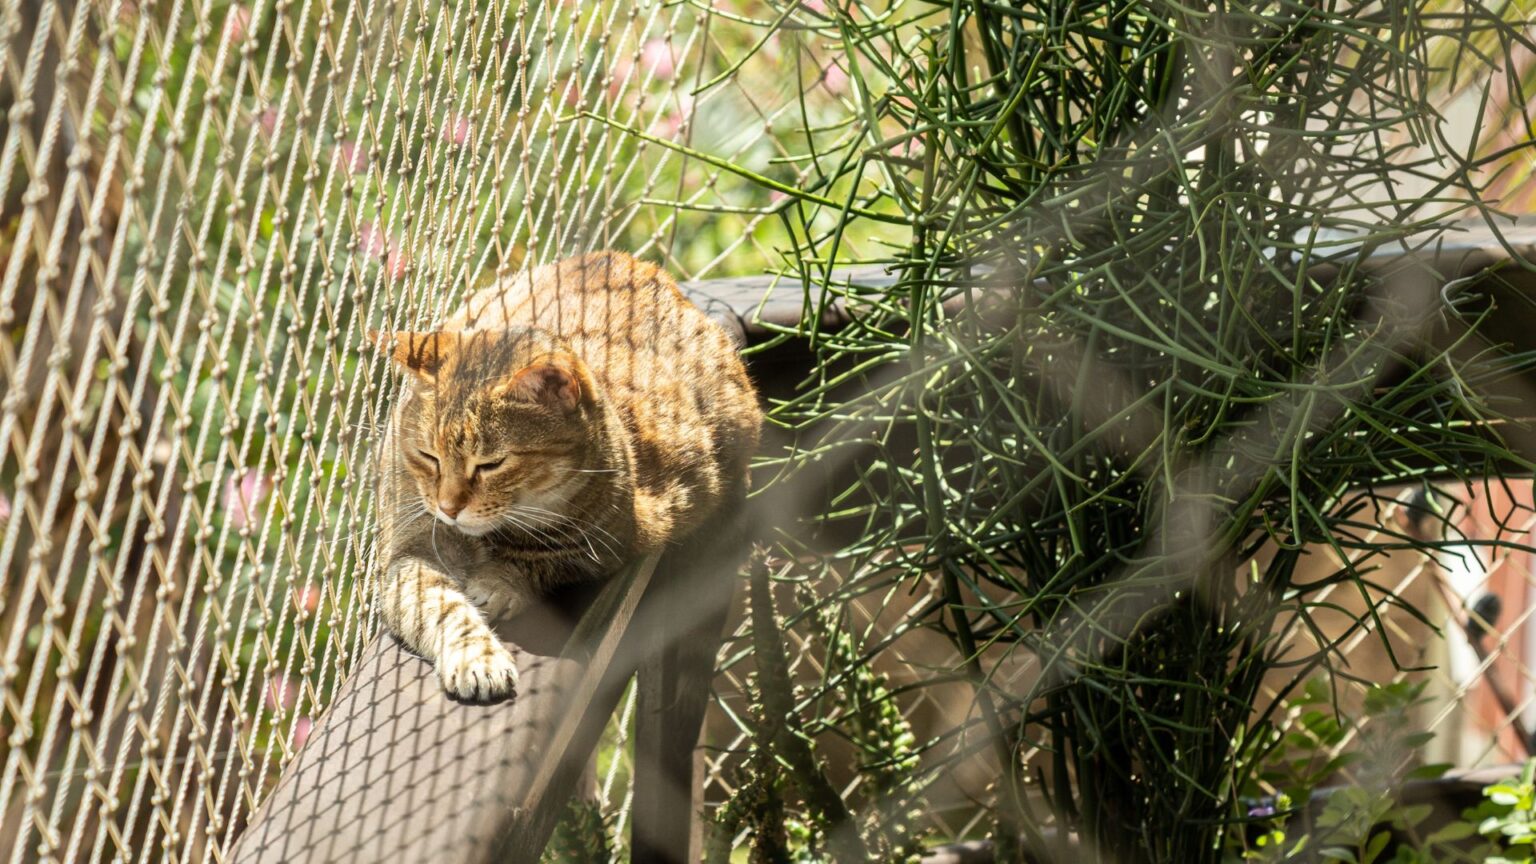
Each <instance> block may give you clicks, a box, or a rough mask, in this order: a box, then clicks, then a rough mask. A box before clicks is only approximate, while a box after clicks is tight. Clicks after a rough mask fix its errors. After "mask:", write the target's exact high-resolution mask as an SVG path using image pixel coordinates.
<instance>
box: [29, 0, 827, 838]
mask: <svg viewBox="0 0 1536 864" xmlns="http://www.w3.org/2000/svg"><path fill="white" fill-rule="evenodd" d="M763 23H765V22H757V23H754V20H753V19H750V18H744V17H743V16H741V15H739V14H734V13H732V14H722V13H720V12H717V11H716V10H713V9H710V8H708V7H704V6H698V5H689V4H664V3H660V2H654V0H652V2H641V3H628V2H623V3H619V2H611V3H573V2H562V0H550V2H545V3H530V2H526V0H491V2H478V0H473V2H472V0H447V2H438V0H427V2H418V0H346V2H338V3H324V2H315V0H250V2H240V3H231V2H228V0H110V2H100V3H96V2H92V3H86V2H78V0H46V2H28V3H22V2H20V0H6V2H4V3H0V108H4V109H5V110H6V112H7V113H6V123H5V125H4V127H3V132H0V274H3V275H0V328H3V329H4V335H5V338H4V339H0V375H3V378H0V380H3V382H4V396H3V399H0V440H3V442H4V443H3V444H0V491H3V495H4V497H3V498H0V517H3V520H4V521H3V523H0V524H3V537H0V578H3V580H4V581H3V584H0V733H3V739H4V743H3V745H0V748H3V749H0V858H3V859H4V860H11V861H21V860H36V859H41V860H69V861H105V860H118V859H121V860H148V859H158V858H164V859H166V860H178V861H217V860H221V859H222V858H223V857H224V856H225V854H227V852H228V850H229V848H230V845H231V843H232V842H233V839H234V838H235V837H236V836H237V835H238V832H239V830H240V828H241V827H242V825H243V823H244V820H245V819H247V818H248V816H249V814H250V813H251V811H252V809H253V808H254V807H255V806H256V805H257V804H258V803H259V802H260V800H261V799H262V797H263V795H264V794H265V792H266V790H268V789H269V788H270V786H271V783H272V781H273V780H274V778H275V777H276V776H277V774H278V772H279V771H280V770H281V768H282V766H283V764H284V763H285V762H286V761H287V760H288V759H289V758H291V757H292V755H293V753H294V752H295V751H296V749H297V748H299V747H301V746H303V743H304V740H305V738H306V736H307V735H308V733H309V730H310V728H311V725H312V722H313V720H314V718H315V717H317V716H318V714H319V713H320V712H321V711H322V710H323V709H324V707H325V705H326V703H327V700H328V699H329V698H330V694H331V693H332V692H333V690H334V688H335V687H336V685H337V683H338V681H340V680H342V679H343V678H344V677H345V675H346V674H347V672H348V670H349V667H350V664H351V663H352V660H353V658H354V657H356V656H357V654H358V652H359V650H360V648H361V646H362V645H363V644H365V642H366V641H367V640H368V639H369V638H370V637H371V636H372V635H373V633H374V631H375V629H376V626H377V625H376V623H375V619H374V617H373V615H372V613H371V609H370V597H369V591H368V588H367V580H366V579H365V578H363V576H364V574H366V573H367V572H368V568H369V565H370V561H371V556H372V548H371V540H372V536H373V521H372V515H371V511H370V508H369V487H370V482H369V477H370V471H371V466H372V456H371V452H372V446H373V443H374V441H375V440H376V437H377V435H376V433H377V431H378V429H379V424H380V423H381V421H382V419H383V417H384V413H383V412H384V406H386V405H387V404H388V402H389V400H390V397H391V392H390V391H391V389H392V387H393V386H394V384H393V383H392V377H391V376H390V375H388V374H387V370H386V369H385V366H384V362H383V360H382V359H381V358H380V357H379V356H378V355H377V354H376V353H375V352H373V351H372V350H366V349H365V348H364V342H365V334H366V332H367V331H368V330H369V329H370V328H380V329H384V328H392V327H403V326H410V325H414V324H421V323H423V322H430V321H432V320H435V319H436V318H438V317H439V316H441V315H442V314H443V313H444V311H445V310H446V309H449V308H451V307H452V306H453V305H454V304H455V303H456V302H457V300H458V298H459V297H460V296H461V295H462V294H463V292H464V291H466V290H467V289H469V288H471V287H473V286H475V285H477V284H479V283H480V282H481V281H482V280H485V279H487V278H490V277H491V276H492V275H494V274H495V273H498V272H501V273H508V272H514V271H516V270H518V269H520V268H523V267H526V266H531V265H532V264H536V263H540V262H545V261H549V260H552V259H555V258H557V257H560V256H561V255H564V254H569V253H573V252H577V251H580V250H583V249H589V248H601V247H617V248H624V249H627V250H628V251H631V252H633V253H635V254H637V255H641V256H645V257H650V258H652V259H653V260H660V261H662V262H664V263H665V264H666V265H667V266H668V267H670V268H671V269H672V270H673V271H674V272H675V273H677V275H679V276H680V277H684V278H686V277H698V276H704V275H710V274H714V273H726V272H747V271H756V270H759V269H760V268H761V267H762V265H763V261H764V254H765V252H766V251H767V249H768V245H765V241H764V240H763V238H762V236H761V232H760V230H759V228H760V227H761V226H762V225H764V224H765V223H766V220H767V217H768V216H769V215H770V208H769V207H768V206H767V204H768V202H767V193H766V192H763V193H762V194H761V195H758V196H756V197H753V196H749V195H747V194H746V193H745V192H744V191H743V190H745V189H746V184H745V182H744V181H741V180H739V179H738V178H736V177H735V176H734V175H730V174H727V173H725V172H723V171H721V170H720V169H719V168H716V167H712V166H711V165H709V164H707V163H705V162H701V161H699V160H697V159H693V158H690V157H689V156H688V155H687V154H686V153H683V152H680V151H679V150H677V149H676V147H667V146H662V145H661V143H660V142H674V143H675V145H676V146H683V147H689V148H692V149H693V150H698V151H704V152H710V153H713V154H715V155H718V156H722V157H728V158H731V159H735V160H738V161H741V162H743V163H748V164H755V165H758V166H759V167H766V166H767V164H768V162H769V160H770V158H772V157H774V156H783V155H787V154H786V152H785V151H784V149H783V147H782V146H781V145H776V144H774V143H772V140H771V139H770V137H769V136H768V134H767V133H768V131H769V130H770V128H772V127H773V125H774V124H775V123H780V122H798V121H799V119H800V115H798V114H796V115H794V116H793V117H791V116H790V115H788V114H787V112H789V111H790V109H791V108H792V107H797V106H799V104H800V100H799V98H798V97H799V88H798V87H797V81H796V79H795V77H794V76H785V75H783V74H782V73H779V74H776V75H773V76H769V75H768V74H766V73H765V71H764V70H768V69H774V68H776V67H777V66H778V64H780V63H781V62H783V60H784V59H785V57H789V56H793V55H794V54H795V53H796V52H801V53H804V52H808V51H810V48H808V47H807V45H808V41H807V40H803V39H799V38H798V37H795V38H786V39H785V40H784V47H783V48H782V53H781V54H779V55H776V56H774V55H772V52H760V54H759V55H754V56H753V57H751V59H750V61H749V62H748V63H746V65H742V66H739V68H738V66H737V64H736V61H737V60H739V59H740V58H741V57H742V56H745V54H744V52H743V47H744V46H746V47H750V46H752V45H753V44H755V43H756V42H757V41H758V40H759V31H761V29H762V26H761V25H762V24H763ZM777 45H778V43H777V42H776V43H775V50H779V49H778V48H777ZM721 70H728V71H729V74H727V75H726V76H724V77H723V78H722V80H720V81H718V82H714V83H713V86H710V87H708V88H705V89H700V85H702V84H705V83H710V82H711V79H712V78H713V77H714V76H716V75H717V74H719V73H720V71H721ZM753 81H772V82H773V84H772V85H771V86H768V87H761V86H757V85H755V84H753V83H752V82H753ZM815 84H817V81H812V85H815ZM817 98H819V99H820V100H821V101H820V102H819V103H818V104H819V105H820V106H821V107H820V109H819V110H821V111H822V113H823V114H825V112H827V111H833V112H835V111H839V110H842V109H840V108H838V105H839V104H840V103H839V102H838V101H837V94H833V93H830V92H825V90H824V88H823V92H822V93H821V96H819V97H817ZM787 117H788V118H789V119H788V120H785V119H784V118H787ZM594 118H602V119H601V121H599V120H597V119H594ZM631 131H639V132H643V133H645V137H641V136H636V135H634V134H631ZM623 728H624V724H622V723H621V724H618V725H617V726H616V729H617V730H618V732H617V733H616V734H619V735H620V736H622V730H623ZM619 743H620V744H622V740H620V741H619ZM617 752H618V758H617V759H616V760H615V761H614V762H613V765H614V766H615V768H614V773H613V774H612V775H610V776H609V777H608V778H607V782H606V783H605V784H602V788H603V791H604V794H605V796H606V797H607V799H608V800H610V801H612V802H613V803H612V805H611V809H615V810H619V809H622V808H623V806H624V801H625V799H626V795H627V793H626V791H625V789H624V788H622V782H616V780H618V781H622V778H624V777H627V776H628V773H627V770H623V771H620V770H619V769H620V768H622V767H623V766H624V765H627V761H625V760H627V757H625V756H624V755H623V747H622V746H619V747H618V748H617ZM620 822H621V823H622V816H621V817H620Z"/></svg>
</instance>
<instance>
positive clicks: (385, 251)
mask: <svg viewBox="0 0 1536 864" xmlns="http://www.w3.org/2000/svg"><path fill="white" fill-rule="evenodd" d="M357 251H359V252H361V253H363V254H364V255H366V256H367V257H369V258H377V259H379V260H381V261H383V262H384V272H385V273H387V274H389V277H390V278H391V279H399V278H401V277H403V276H404V275H405V272H406V270H407V269H409V268H410V266H411V253H410V252H409V251H407V250H406V249H405V248H403V247H402V246H401V244H400V243H399V242H398V241H396V240H395V238H393V237H391V236H389V235H388V234H386V233H384V231H383V230H381V229H380V228H379V227H378V226H376V225H374V224H373V223H372V222H363V223H361V224H359V225H358V226H357Z"/></svg>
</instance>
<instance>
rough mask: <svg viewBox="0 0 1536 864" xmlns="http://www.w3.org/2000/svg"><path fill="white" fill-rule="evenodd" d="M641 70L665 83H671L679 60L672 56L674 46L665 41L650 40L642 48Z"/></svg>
mask: <svg viewBox="0 0 1536 864" xmlns="http://www.w3.org/2000/svg"><path fill="white" fill-rule="evenodd" d="M640 68H641V69H644V70H645V71H646V72H647V73H648V74H650V75H654V76H655V77H657V78H660V79H661V80H663V81H670V80H671V79H672V76H673V74H675V73H676V72H677V58H676V57H674V56H672V46H671V44H669V43H668V42H667V40H665V39H650V40H647V41H646V43H645V44H644V45H642V46H641V47H640Z"/></svg>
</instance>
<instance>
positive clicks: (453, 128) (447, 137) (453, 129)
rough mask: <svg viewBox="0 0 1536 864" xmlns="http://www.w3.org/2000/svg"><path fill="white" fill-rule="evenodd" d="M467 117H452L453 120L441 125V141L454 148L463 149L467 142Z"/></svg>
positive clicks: (459, 115) (456, 115)
mask: <svg viewBox="0 0 1536 864" xmlns="http://www.w3.org/2000/svg"><path fill="white" fill-rule="evenodd" d="M469 132H470V125H469V117H467V116H466V115H463V114H455V115H453V119H452V120H451V121H449V122H448V123H445V124H443V140H444V141H447V142H448V143H449V144H452V145H454V146H455V147H463V146H464V145H465V144H466V143H468V142H469Z"/></svg>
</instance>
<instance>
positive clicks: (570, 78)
mask: <svg viewBox="0 0 1536 864" xmlns="http://www.w3.org/2000/svg"><path fill="white" fill-rule="evenodd" d="M555 92H556V93H558V94H560V101H562V102H564V103H565V106H566V107H567V108H580V107H581V96H582V93H581V76H580V75H579V74H576V73H572V74H570V75H566V76H564V77H562V78H561V79H560V80H559V81H556V82H555Z"/></svg>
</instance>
